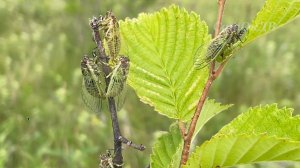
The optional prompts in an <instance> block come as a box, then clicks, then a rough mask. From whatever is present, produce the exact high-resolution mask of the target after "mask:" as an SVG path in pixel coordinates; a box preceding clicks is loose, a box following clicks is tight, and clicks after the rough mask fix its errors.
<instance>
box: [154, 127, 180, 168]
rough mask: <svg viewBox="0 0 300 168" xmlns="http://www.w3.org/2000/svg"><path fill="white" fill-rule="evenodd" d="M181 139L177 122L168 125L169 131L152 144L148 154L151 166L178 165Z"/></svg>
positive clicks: (162, 167)
mask: <svg viewBox="0 0 300 168" xmlns="http://www.w3.org/2000/svg"><path fill="white" fill-rule="evenodd" d="M182 145H183V141H182V138H181V134H180V130H179V128H178V126H177V123H173V124H172V125H171V126H170V131H169V132H168V133H166V134H164V135H162V136H161V137H160V138H158V140H157V141H156V143H155V144H154V147H153V151H152V154H151V156H150V164H151V167H152V168H160V167H161V168H167V167H178V166H179V162H180V157H181V150H182Z"/></svg>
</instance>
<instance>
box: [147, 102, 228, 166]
mask: <svg viewBox="0 0 300 168" xmlns="http://www.w3.org/2000/svg"><path fill="white" fill-rule="evenodd" d="M230 106H231V105H221V104H220V103H216V102H215V101H214V100H208V101H206V102H205V105H204V108H203V110H202V112H201V115H200V118H199V120H198V123H197V127H196V131H195V134H194V137H195V136H196V135H197V133H198V132H199V131H200V129H201V128H202V127H203V125H204V124H205V123H206V122H207V121H208V120H209V119H211V118H212V117H213V116H215V115H217V114H218V113H220V112H221V111H223V110H226V109H227V108H229V107H230ZM182 146H183V140H182V136H181V134H180V131H179V129H178V126H177V123H174V124H172V125H171V126H170V131H169V132H168V133H166V134H164V135H162V136H161V137H160V138H158V139H157V141H156V142H155V145H154V147H153V152H152V154H151V157H150V158H151V167H152V168H157V167H161V168H165V167H179V163H180V159H181V152H182Z"/></svg>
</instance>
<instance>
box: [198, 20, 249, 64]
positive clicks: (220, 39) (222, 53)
mask: <svg viewBox="0 0 300 168" xmlns="http://www.w3.org/2000/svg"><path fill="white" fill-rule="evenodd" d="M246 32H247V29H246V28H242V29H239V27H238V25H237V24H232V25H229V26H227V27H226V28H225V29H223V30H222V31H221V32H220V34H219V35H218V36H216V37H215V38H214V39H213V40H212V42H211V43H210V45H209V46H208V49H207V53H206V57H205V58H204V59H203V60H200V62H199V61H196V62H195V66H196V68H199V69H201V68H204V67H206V66H207V65H208V64H209V63H210V62H211V61H213V60H216V61H217V62H219V63H221V62H224V61H226V60H227V59H228V58H229V57H227V56H228V55H230V54H231V51H232V49H233V47H232V46H233V45H234V44H236V43H237V42H238V41H241V42H242V39H243V38H244V36H245V34H246Z"/></svg>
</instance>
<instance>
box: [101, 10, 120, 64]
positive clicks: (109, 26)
mask: <svg viewBox="0 0 300 168" xmlns="http://www.w3.org/2000/svg"><path fill="white" fill-rule="evenodd" d="M101 29H102V30H103V31H104V39H105V43H106V45H107V49H108V55H109V56H110V63H111V64H113V65H115V64H116V63H117V61H118V59H117V58H118V56H119V52H120V48H121V42H120V30H119V23H118V20H117V18H116V17H115V16H114V14H113V13H112V12H111V11H108V12H107V13H106V15H105V16H104V17H100V30H101Z"/></svg>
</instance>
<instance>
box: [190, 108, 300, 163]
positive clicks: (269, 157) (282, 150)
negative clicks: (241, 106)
mask: <svg viewBox="0 0 300 168" xmlns="http://www.w3.org/2000/svg"><path fill="white" fill-rule="evenodd" d="M283 160H289V161H300V117H299V116H295V117H292V110H291V109H288V108H283V109H278V108H277V106H276V105H266V106H264V107H255V108H253V109H249V111H247V112H246V113H243V114H241V115H240V116H239V117H238V118H236V119H235V120H234V121H232V122H231V123H230V124H228V125H227V126H225V127H224V128H223V129H222V130H221V131H219V133H217V134H216V135H215V136H214V137H213V138H212V139H211V140H210V141H207V142H205V143H204V144H203V145H202V146H200V147H197V148H196V150H195V152H194V153H193V154H192V155H191V156H190V159H189V160H188V163H187V165H186V167H200V166H201V167H216V166H221V167H223V166H233V165H237V164H250V163H255V162H262V161H283Z"/></svg>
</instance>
